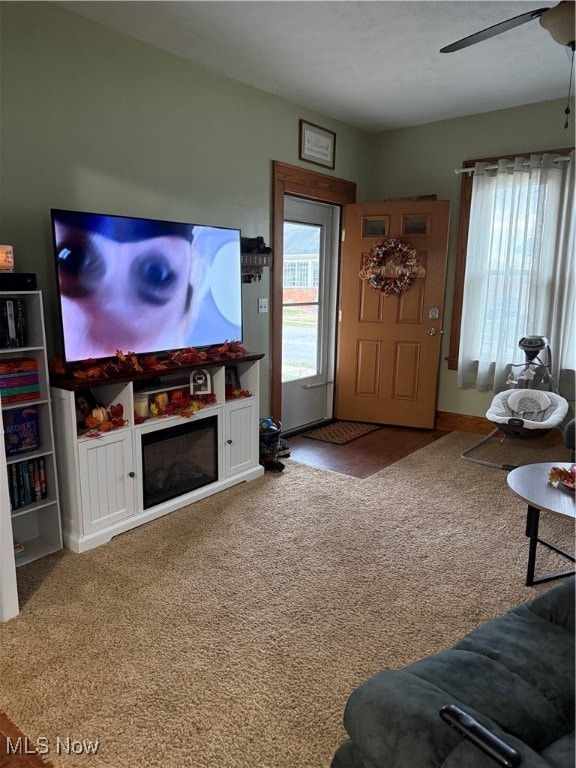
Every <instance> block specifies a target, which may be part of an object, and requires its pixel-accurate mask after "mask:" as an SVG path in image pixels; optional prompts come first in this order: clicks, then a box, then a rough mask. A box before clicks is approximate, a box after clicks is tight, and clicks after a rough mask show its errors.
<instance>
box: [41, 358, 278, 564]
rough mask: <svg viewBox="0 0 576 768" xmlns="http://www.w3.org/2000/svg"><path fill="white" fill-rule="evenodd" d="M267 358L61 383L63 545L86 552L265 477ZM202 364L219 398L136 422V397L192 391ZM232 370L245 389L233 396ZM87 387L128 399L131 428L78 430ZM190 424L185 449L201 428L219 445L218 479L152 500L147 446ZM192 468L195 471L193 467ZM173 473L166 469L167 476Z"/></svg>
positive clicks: (58, 427)
mask: <svg viewBox="0 0 576 768" xmlns="http://www.w3.org/2000/svg"><path fill="white" fill-rule="evenodd" d="M262 357H263V355H249V354H247V355H244V356H242V357H239V358H235V359H230V360H220V361H217V362H212V361H210V362H207V361H205V362H202V363H200V364H196V365H191V366H187V367H184V368H180V369H177V370H174V369H169V370H163V371H152V372H149V373H148V374H137V375H135V376H134V377H133V378H129V379H128V377H127V379H128V380H118V379H116V380H114V379H111V380H107V381H106V380H105V381H102V380H98V381H95V382H92V381H90V380H76V381H69V380H68V381H56V382H55V384H57V385H53V386H52V388H51V398H52V412H53V418H54V434H55V443H56V456H57V461H58V469H59V486H60V505H61V511H62V527H63V535H64V544H65V545H66V546H67V547H68V548H69V549H71V550H73V551H74V552H84V551H86V550H88V549H92V548H93V547H97V546H99V545H101V544H104V543H105V542H107V541H109V540H110V539H111V538H112V537H113V536H116V535H117V534H120V533H123V532H125V531H128V530H130V529H131V528H135V527H136V526H139V525H142V524H144V523H147V522H149V521H150V520H154V519H156V518H158V517H161V516H162V515H166V514H168V513H170V512H173V511H174V510H176V509H180V508H181V507H184V506H186V505H188V504H191V503H193V502H195V501H198V500H199V499H202V498H205V497H207V496H210V495H212V494H214V493H217V492H219V491H222V490H224V489H225V488H229V487H231V486H233V485H236V484H238V483H241V482H244V481H247V480H253V479H255V478H257V477H259V476H261V475H262V474H263V472H264V469H263V467H262V466H261V464H260V462H259V442H258V420H259V405H258V397H259V361H260V359H261V358H262ZM198 369H205V370H206V371H207V372H208V374H209V378H210V384H211V387H210V388H211V390H212V393H213V394H214V395H215V402H214V403H211V404H209V405H206V406H205V407H204V408H202V409H201V410H198V411H196V412H195V413H194V414H193V415H192V416H191V417H190V418H184V417H182V416H181V415H171V416H159V417H158V416H150V417H149V418H146V419H145V420H144V421H143V422H142V423H137V422H138V421H139V420H138V419H136V418H135V395H140V396H142V395H143V394H144V393H145V394H146V395H147V396H148V397H149V398H150V400H153V398H154V396H155V395H156V394H158V393H167V394H168V396H170V393H171V392H172V391H174V390H183V389H185V388H188V387H189V382H190V375H191V374H192V373H193V371H195V370H198ZM230 369H233V371H234V376H235V379H236V381H237V383H238V385H239V389H240V390H242V391H243V394H242V395H241V396H239V397H234V398H230V399H226V387H225V382H226V374H227V371H229V370H230ZM81 389H89V390H90V391H91V392H92V394H93V395H94V397H95V399H96V400H97V401H98V403H99V405H102V406H103V407H104V408H106V409H109V408H110V407H111V406H113V405H117V404H121V405H122V409H123V414H124V418H125V419H126V424H125V426H122V427H119V428H116V429H114V430H112V431H110V432H107V433H105V434H104V433H103V434H97V436H90V435H86V434H82V433H79V432H78V429H77V414H76V395H77V393H78V392H79V391H80V390H81ZM139 399H140V398H139ZM186 422H189V423H190V429H191V434H192V436H191V437H186V438H182V439H183V440H186V442H185V443H183V445H184V446H188V445H189V444H191V443H190V441H192V443H193V441H194V437H193V436H194V434H195V433H196V432H197V433H198V435H202V437H201V438H200V437H199V438H198V439H199V440H200V439H202V440H204V441H205V440H208V441H212V442H213V453H214V460H213V465H214V468H213V476H212V477H211V478H210V480H209V481H204V482H205V483H206V484H203V485H201V487H197V488H194V489H192V490H189V491H186V492H184V493H182V494H178V495H176V496H174V497H173V498H169V499H166V500H164V501H161V502H160V503H152V504H151V503H150V499H148V501H147V500H146V491H145V488H146V477H145V474H146V472H145V469H146V467H145V461H144V458H143V457H144V446H145V444H146V442H156V441H157V442H161V441H162V439H163V438H164V436H166V437H168V436H169V435H171V431H175V432H178V433H179V432H181V431H182V429H181V427H182V425H184V424H185V423H186ZM204 426H205V427H206V428H205V429H202V428H203V427H204ZM174 428H176V429H175V430H174ZM183 428H184V429H185V427H183ZM204 433H206V434H204ZM210 433H212V434H213V435H214V437H213V438H212V437H210ZM176 439H177V440H178V439H180V438H176ZM203 446H204V443H203V444H202V446H201V447H200V448H199V452H200V453H206V450H205V449H204V447H203ZM210 450H212V449H210ZM189 453H193V450H192V451H190V452H189V451H188V450H186V455H183V456H182V461H181V462H180V464H186V462H187V461H191V459H189V457H188V454H189ZM208 453H210V451H208ZM187 470H188V474H192V473H191V471H190V467H187ZM166 471H167V470H163V473H164V475H165V474H166ZM157 474H160V470H157ZM198 474H201V473H198Z"/></svg>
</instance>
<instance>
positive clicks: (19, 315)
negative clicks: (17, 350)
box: [0, 298, 28, 349]
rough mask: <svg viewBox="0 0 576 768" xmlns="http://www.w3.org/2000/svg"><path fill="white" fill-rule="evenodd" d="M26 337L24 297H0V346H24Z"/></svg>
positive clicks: (3, 347) (8, 347)
mask: <svg viewBox="0 0 576 768" xmlns="http://www.w3.org/2000/svg"><path fill="white" fill-rule="evenodd" d="M27 339H28V333H27V328H26V303H25V301H24V299H21V298H14V299H0V347H1V348H2V349H10V348H12V347H25V346H26V343H27Z"/></svg>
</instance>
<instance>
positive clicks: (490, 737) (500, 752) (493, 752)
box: [440, 704, 522, 768]
mask: <svg viewBox="0 0 576 768" xmlns="http://www.w3.org/2000/svg"><path fill="white" fill-rule="evenodd" d="M440 717H441V718H442V719H443V720H444V721H445V722H446V723H448V724H449V725H451V726H452V728H455V729H456V730H457V731H458V733H461V734H462V735H463V736H465V737H466V738H467V739H469V740H470V741H471V742H472V743H473V744H475V745H476V746H477V747H478V748H479V749H481V750H482V751H483V752H485V753H486V754H487V755H489V756H490V757H491V758H492V759H493V760H494V761H495V762H496V763H498V765H500V766H502V768H518V766H519V765H520V764H521V762H522V758H521V756H520V753H519V752H517V751H516V750H515V749H514V747H511V746H510V744H507V743H506V742H505V741H503V740H502V739H501V738H500V737H499V736H496V734H495V733H492V732H491V731H489V730H488V729H487V728H485V727H484V726H483V725H481V724H480V723H479V722H478V720H476V719H475V718H473V717H472V716H471V715H468V714H466V712H464V711H463V710H461V709H460V708H459V707H457V706H456V705H454V704H448V705H447V706H445V707H442V709H441V710H440Z"/></svg>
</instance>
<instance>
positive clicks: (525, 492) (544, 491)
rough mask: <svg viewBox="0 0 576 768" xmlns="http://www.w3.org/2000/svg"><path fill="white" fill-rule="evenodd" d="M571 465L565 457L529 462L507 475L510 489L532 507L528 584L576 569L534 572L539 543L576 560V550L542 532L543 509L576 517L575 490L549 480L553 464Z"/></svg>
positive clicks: (528, 524)
mask: <svg viewBox="0 0 576 768" xmlns="http://www.w3.org/2000/svg"><path fill="white" fill-rule="evenodd" d="M570 466H571V465H570V463H568V462H562V461H559V462H550V463H548V464H526V465H524V466H522V467H517V468H516V469H513V470H512V471H511V472H510V473H509V474H508V478H507V479H508V486H509V487H510V490H511V491H512V492H513V493H514V494H516V496H518V497H519V498H521V499H522V500H523V501H525V502H526V503H527V504H528V511H527V513H526V536H528V537H529V539H530V546H529V549H528V570H527V573H526V586H528V587H531V586H532V585H533V584H541V583H542V582H545V581H552V580H554V579H561V578H563V577H564V576H571V575H573V574H574V569H572V570H570V571H561V572H559V573H551V574H549V575H547V576H538V577H535V576H534V568H535V565H536V547H537V546H538V544H543V545H544V546H545V547H548V549H551V550H552V551H553V552H558V553H559V554H560V555H562V556H563V557H565V558H567V559H568V560H570V561H571V562H575V558H574V554H573V553H570V552H566V550H564V549H561V548H560V547H557V546H556V545H555V544H552V543H550V542H549V541H547V540H546V539H542V538H540V537H539V536H538V525H539V522H540V512H552V513H553V514H556V515H564V516H565V517H571V518H572V519H574V518H575V517H576V504H575V498H574V492H573V491H570V490H569V489H567V488H566V489H565V488H561V487H559V488H555V487H554V486H553V485H552V484H551V483H549V482H548V473H549V472H550V470H551V469H552V467H563V468H564V469H568V468H569V467H570Z"/></svg>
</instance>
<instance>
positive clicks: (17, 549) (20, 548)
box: [14, 541, 26, 557]
mask: <svg viewBox="0 0 576 768" xmlns="http://www.w3.org/2000/svg"><path fill="white" fill-rule="evenodd" d="M25 554H26V550H25V549H24V544H21V543H20V542H19V541H15V542H14V557H24V555H25Z"/></svg>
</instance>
